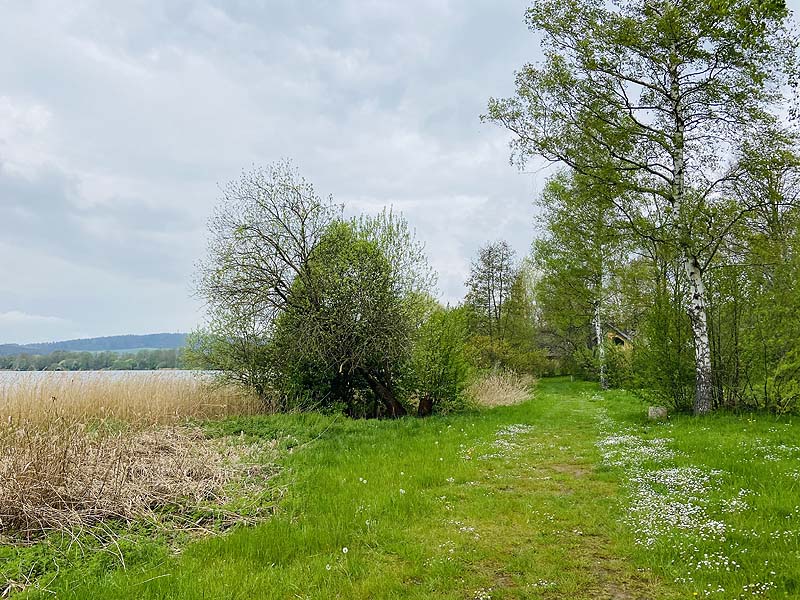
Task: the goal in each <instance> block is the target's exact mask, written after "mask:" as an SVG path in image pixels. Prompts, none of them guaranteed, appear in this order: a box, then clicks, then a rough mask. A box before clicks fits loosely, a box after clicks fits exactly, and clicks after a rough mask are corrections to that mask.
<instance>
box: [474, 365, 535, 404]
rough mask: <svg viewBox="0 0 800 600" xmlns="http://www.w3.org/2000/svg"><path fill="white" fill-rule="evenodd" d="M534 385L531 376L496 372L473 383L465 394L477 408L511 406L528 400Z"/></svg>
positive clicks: (533, 379)
mask: <svg viewBox="0 0 800 600" xmlns="http://www.w3.org/2000/svg"><path fill="white" fill-rule="evenodd" d="M535 383H536V379H535V378H534V377H533V376H532V375H517V374H516V373H511V372H508V371H498V372H496V373H491V374H489V375H486V376H485V377H483V378H481V379H478V380H477V381H475V383H473V384H472V385H471V386H470V387H469V389H468V390H467V393H468V394H469V396H470V397H471V398H472V399H473V400H474V401H475V402H476V403H477V404H478V405H479V406H486V407H494V406H511V405H513V404H519V403H521V402H524V401H525V400H527V399H528V398H530V396H531V393H532V390H533V386H534V384H535Z"/></svg>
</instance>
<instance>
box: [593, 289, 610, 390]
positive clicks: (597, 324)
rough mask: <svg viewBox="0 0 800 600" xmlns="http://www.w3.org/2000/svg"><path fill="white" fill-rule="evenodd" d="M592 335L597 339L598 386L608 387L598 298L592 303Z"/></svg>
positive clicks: (605, 388)
mask: <svg viewBox="0 0 800 600" xmlns="http://www.w3.org/2000/svg"><path fill="white" fill-rule="evenodd" d="M594 335H595V340H596V341H597V360H598V362H599V363H600V387H601V388H602V389H604V390H607V389H608V380H607V379H606V346H605V344H604V343H603V323H602V321H601V320H600V300H597V301H595V303H594Z"/></svg>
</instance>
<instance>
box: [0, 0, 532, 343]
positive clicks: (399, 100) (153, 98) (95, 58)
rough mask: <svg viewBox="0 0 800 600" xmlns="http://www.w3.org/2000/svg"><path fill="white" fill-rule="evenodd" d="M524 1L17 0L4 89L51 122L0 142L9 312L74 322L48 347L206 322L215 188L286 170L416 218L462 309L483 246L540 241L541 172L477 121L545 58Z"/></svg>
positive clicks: (3, 30) (3, 290)
mask: <svg viewBox="0 0 800 600" xmlns="http://www.w3.org/2000/svg"><path fill="white" fill-rule="evenodd" d="M526 6H527V3H526V2H524V1H522V0H506V1H503V2H497V1H496V0H475V1H470V2H455V1H447V0H411V1H409V2H402V3H400V2H394V1H388V0H387V1H380V0H339V1H336V2H330V1H323V0H311V1H309V2H287V1H281V0H274V1H267V0H259V1H244V0H225V1H223V0H207V1H200V0H197V1H195V0H169V1H163V2H162V1H155V0H152V1H147V0H137V1H134V2H124V3H123V2H115V3H109V2H100V1H99V0H87V1H84V2H74V3H73V2H69V3H63V2H57V1H55V0H36V1H33V2H30V1H24V2H23V1H22V0H16V1H12V2H7V3H4V4H3V8H2V9H0V12H2V15H0V16H1V17H2V18H0V79H2V81H3V83H4V85H3V88H2V91H0V97H2V96H6V97H8V98H10V99H11V101H12V102H13V103H15V106H16V105H18V106H21V107H23V108H24V107H25V106H33V105H35V106H37V107H42V110H46V111H47V114H48V115H49V118H48V120H47V123H46V125H45V126H44V127H43V128H42V129H41V130H36V131H33V132H31V133H25V136H24V137H22V136H21V134H20V135H17V137H16V138H15V139H14V140H2V139H0V163H2V164H4V165H6V166H7V167H8V168H5V169H0V248H2V251H3V252H4V253H5V256H7V257H8V258H9V260H12V261H14V264H13V265H10V266H9V267H7V268H6V274H5V277H3V278H0V312H3V313H9V312H11V311H19V312H24V313H29V314H36V315H44V316H52V317H57V318H60V319H63V322H61V321H59V322H54V321H49V322H48V321H40V322H39V323H40V324H41V323H45V324H47V323H49V324H51V325H53V329H52V331H53V334H52V337H58V336H60V335H66V334H67V330H68V329H69V331H70V332H72V333H75V332H80V333H81V334H87V335H89V334H91V335H99V334H108V333H120V332H126V331H130V332H146V331H153V330H157V329H187V328H190V327H192V326H193V324H194V323H196V322H197V319H198V305H197V302H196V300H194V299H192V298H191V297H190V295H189V289H190V287H191V286H190V280H191V275H192V265H193V263H194V261H195V260H196V259H198V258H200V256H201V254H202V252H203V248H204V243H205V242H204V236H205V233H204V223H205V221H206V218H207V216H208V215H209V213H210V211H211V208H212V207H213V205H214V204H215V203H216V201H217V198H218V184H224V182H226V181H228V180H230V179H232V178H235V177H236V176H237V175H238V173H239V172H240V171H241V169H243V168H247V167H249V166H250V165H252V164H258V163H266V162H271V161H274V160H277V159H279V158H281V157H292V158H293V159H294V160H295V162H296V163H297V165H298V166H299V167H300V169H301V170H302V172H303V173H304V175H305V176H306V177H307V178H309V179H310V180H311V181H314V182H315V184H316V186H317V188H318V190H319V191H320V192H322V193H325V194H327V193H331V194H333V195H334V197H335V198H336V199H337V200H338V201H341V202H345V203H346V204H348V205H349V207H350V209H349V210H350V211H355V210H365V211H376V210H379V209H380V208H381V207H382V206H385V205H392V206H394V207H395V208H396V209H397V210H401V211H403V212H404V213H405V215H406V216H407V217H408V219H409V221H410V222H411V224H412V225H413V226H414V227H416V229H417V231H418V234H419V237H420V238H421V239H422V240H423V241H424V242H425V243H426V245H427V248H428V252H429V254H430V256H431V261H432V263H433V264H434V266H435V267H436V268H437V270H438V271H439V272H440V290H441V294H442V298H443V299H447V300H449V301H455V300H457V299H458V298H460V297H461V295H462V294H463V281H464V279H465V278H466V275H467V270H468V267H469V261H470V258H471V257H472V255H473V254H474V252H475V251H476V250H477V247H478V246H479V245H480V244H481V243H483V242H485V241H486V240H489V239H495V238H498V237H506V238H508V239H509V240H510V241H511V242H512V244H513V245H514V246H515V247H516V248H517V250H518V252H519V253H521V254H522V253H525V252H526V251H527V249H528V245H529V243H530V239H531V237H532V226H531V219H532V214H533V208H532V205H531V203H532V200H533V197H534V195H535V192H536V189H537V188H538V187H539V185H540V183H541V181H542V180H543V176H541V175H536V176H532V175H525V174H519V173H518V172H517V170H516V169H515V168H513V167H511V166H510V165H509V163H508V148H507V142H508V136H507V135H506V134H505V133H504V132H502V131H501V130H499V129H497V128H495V127H493V126H490V125H485V124H481V123H480V121H479V118H478V117H479V115H480V113H481V112H482V111H483V110H484V108H485V105H486V101H487V99H488V97H489V96H491V95H504V94H508V93H510V92H511V91H512V89H513V71H514V69H517V68H519V67H520V66H521V65H522V64H523V63H525V62H526V61H529V60H533V59H535V58H536V57H537V56H538V49H537V43H536V39H535V38H534V37H533V36H531V35H530V33H529V32H528V31H527V30H526V29H525V26H524V23H523V21H522V16H523V13H524V10H525V8H526ZM3 131H5V129H3V128H2V127H0V137H2V132H3ZM4 142H6V143H5V144H4ZM23 145H24V146H25V152H22V151H21V148H22V146H23ZM32 148H33V149H34V150H35V151H34V150H31V149H32ZM15 152H16V154H15ZM10 165H11V166H13V167H14V168H11V166H10ZM59 323H60V325H59ZM64 323H69V327H67V325H65V324H64ZM15 327H16V329H15V330H14V331H15V332H14V333H13V335H14V336H20V335H22V333H21V329H20V327H23V326H17V325H15ZM23 328H24V327H23ZM10 335H11V333H9V332H6V331H4V330H3V326H2V324H0V342H2V341H5V338H7V337H8V336H10ZM41 335H42V332H41V328H40V329H37V330H36V331H34V330H33V329H31V336H36V337H41ZM15 341H28V340H25V339H21V340H19V339H18V340H15Z"/></svg>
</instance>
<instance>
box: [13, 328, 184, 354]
mask: <svg viewBox="0 0 800 600" xmlns="http://www.w3.org/2000/svg"><path fill="white" fill-rule="evenodd" d="M185 344H186V334H185V333H150V334H147V335H112V336H107V337H96V338H86V339H82V340H66V341H63V342H47V343H44V344H0V356H10V355H13V354H50V353H52V352H55V351H57V350H64V351H67V352H125V351H130V350H137V349H140V348H149V349H170V348H182V347H183V346H184V345H185Z"/></svg>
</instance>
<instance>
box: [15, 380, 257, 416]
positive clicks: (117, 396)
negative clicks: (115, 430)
mask: <svg viewBox="0 0 800 600" xmlns="http://www.w3.org/2000/svg"><path fill="white" fill-rule="evenodd" d="M261 408H262V407H261V405H260V403H259V402H258V400H257V399H256V398H255V397H254V396H252V395H249V394H247V393H245V392H242V391H241V390H239V389H237V388H234V387H213V386H211V385H210V384H209V379H208V378H207V377H203V376H202V374H197V375H194V374H191V373H185V372H174V371H158V372H130V373H120V372H110V373H105V372H101V373H97V372H90V373H84V372H48V373H19V374H17V375H16V376H15V377H13V378H1V379H0V418H2V420H3V421H4V422H11V423H14V422H24V423H42V424H46V423H47V422H48V421H50V420H52V419H53V417H54V415H55V416H56V417H58V418H63V419H67V420H69V421H80V422H88V421H91V420H108V419H112V420H118V421H124V422H126V423H130V424H134V425H152V424H155V423H177V422H181V421H184V420H186V419H188V418H196V419H213V418H221V417H226V416H231V415H249V414H255V413H257V412H259V411H260V410H261Z"/></svg>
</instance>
